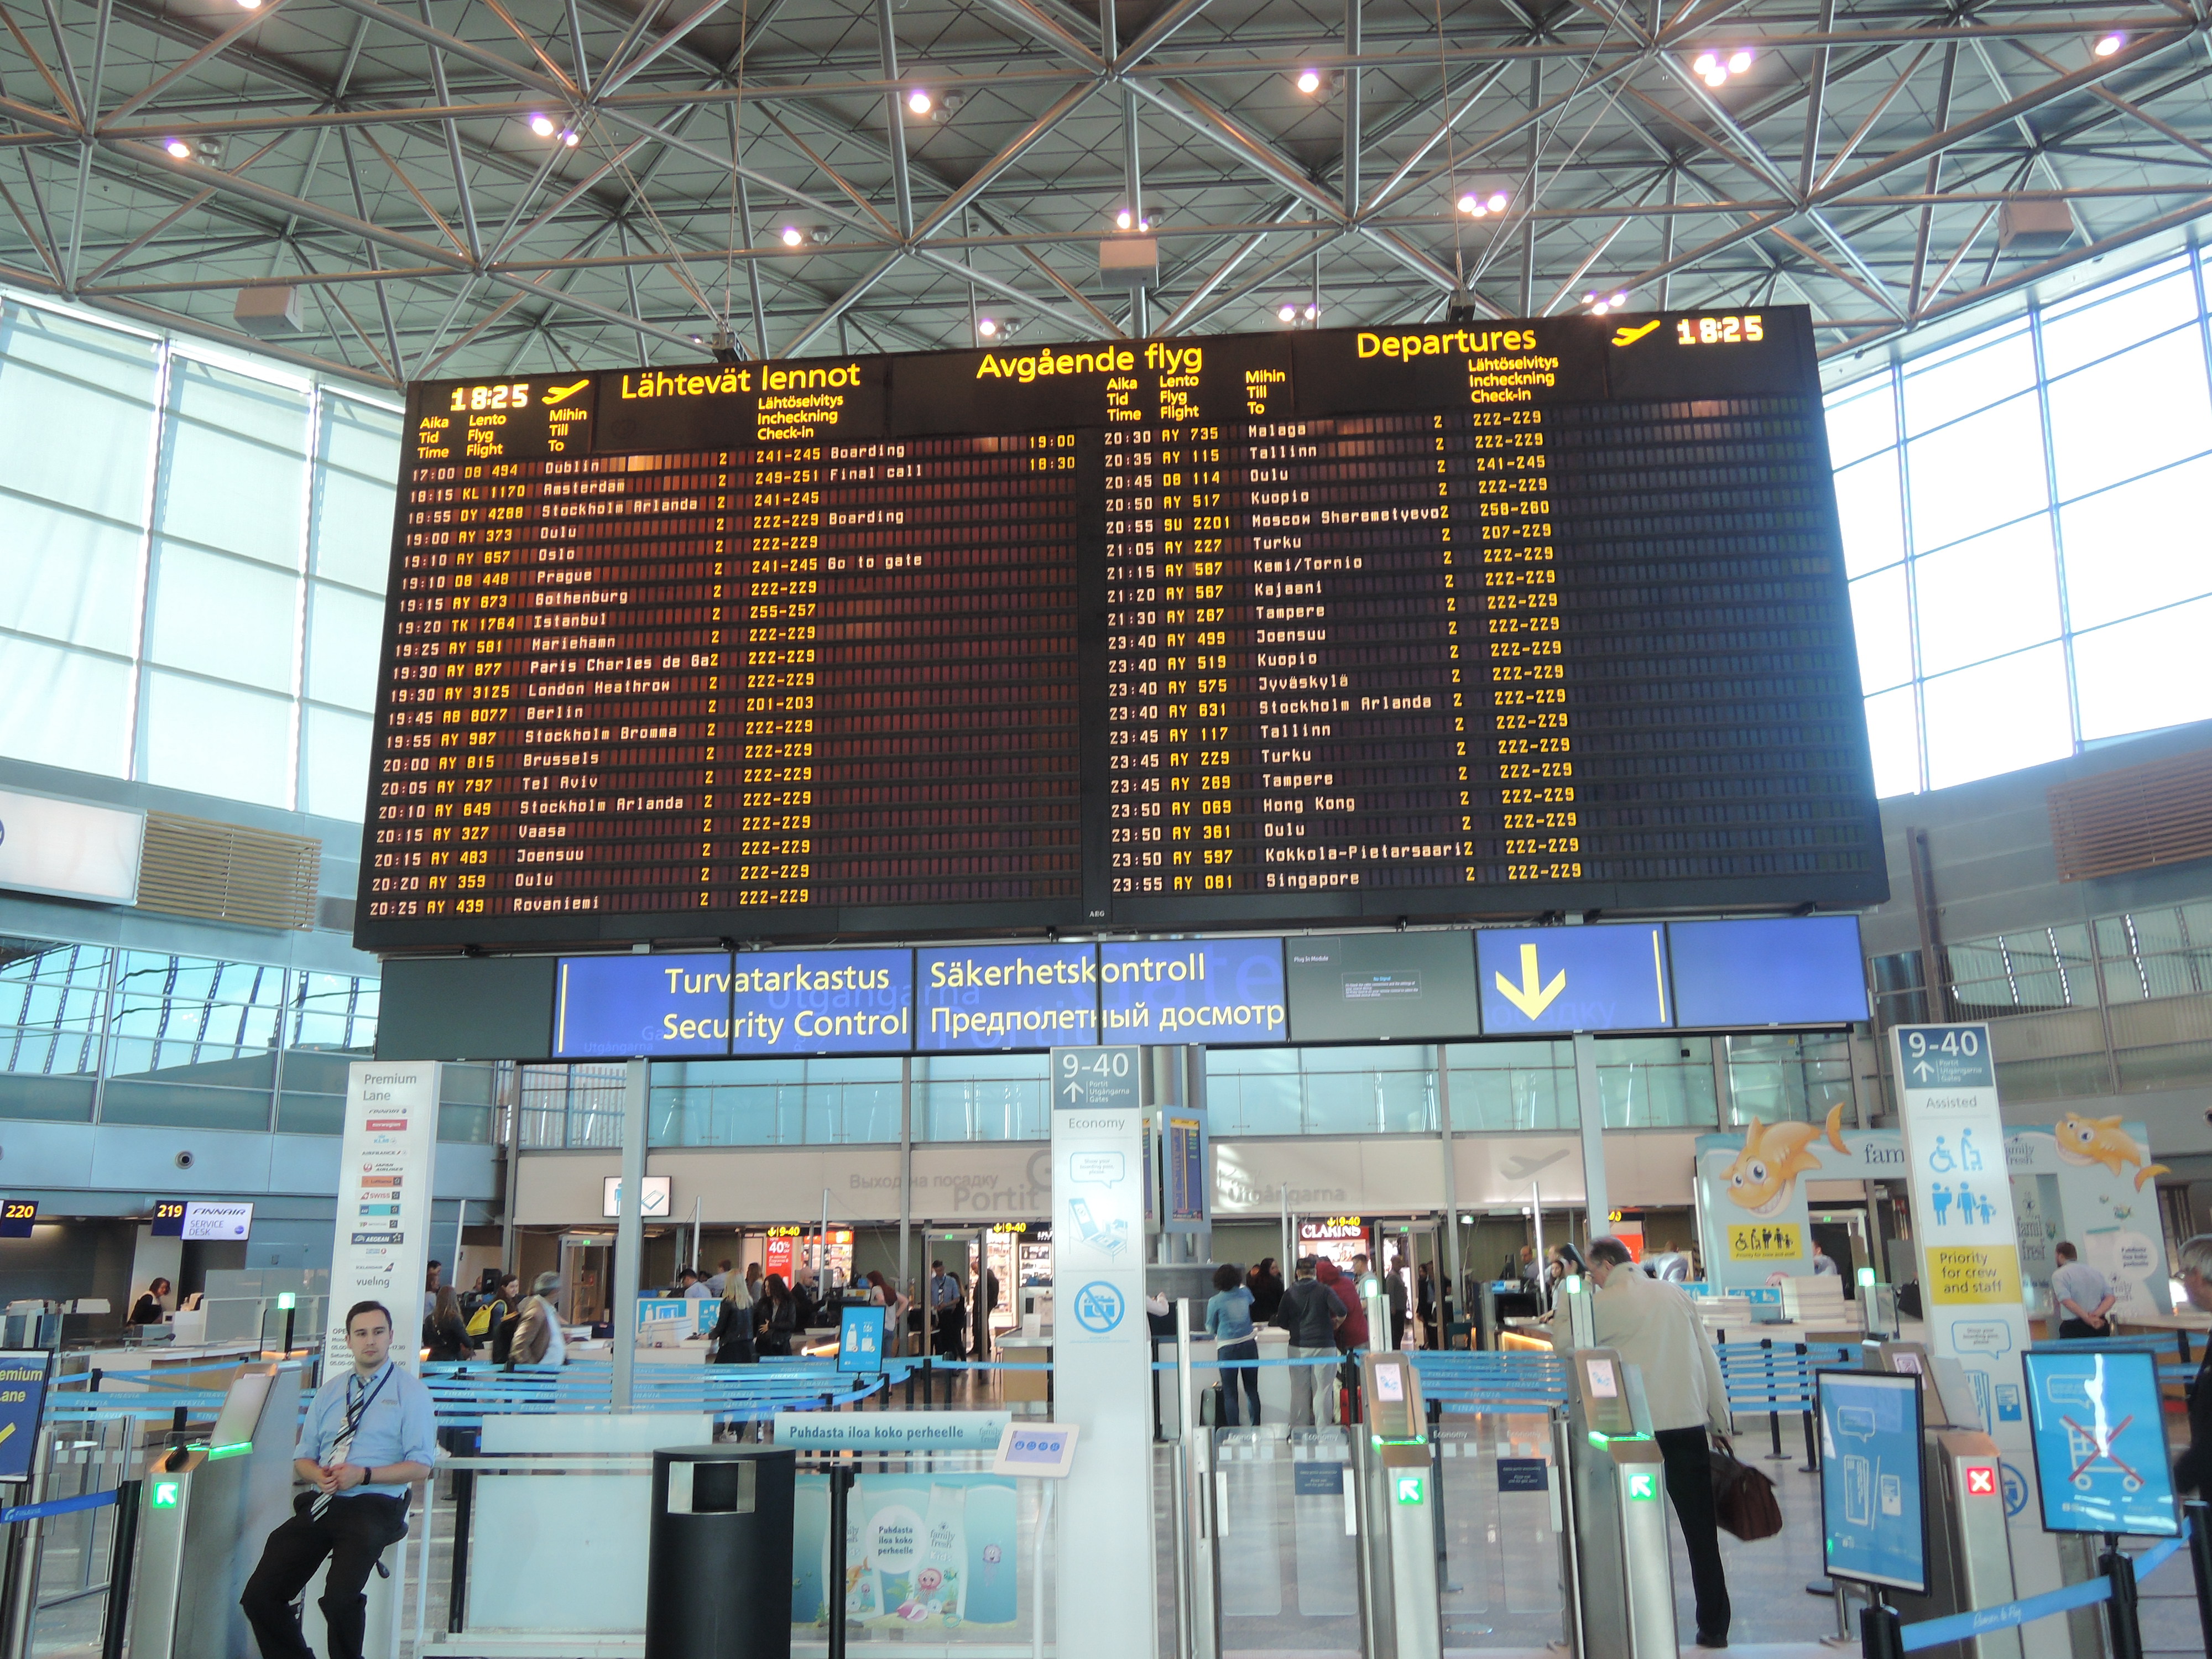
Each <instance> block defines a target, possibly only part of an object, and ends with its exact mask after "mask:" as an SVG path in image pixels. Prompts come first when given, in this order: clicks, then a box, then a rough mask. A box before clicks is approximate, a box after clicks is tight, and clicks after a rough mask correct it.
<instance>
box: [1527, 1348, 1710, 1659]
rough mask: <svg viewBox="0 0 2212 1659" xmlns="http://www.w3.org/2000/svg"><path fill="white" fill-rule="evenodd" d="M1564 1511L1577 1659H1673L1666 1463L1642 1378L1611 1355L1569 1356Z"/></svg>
mask: <svg viewBox="0 0 2212 1659" xmlns="http://www.w3.org/2000/svg"><path fill="white" fill-rule="evenodd" d="M1554 1432H1555V1433H1557V1434H1558V1435H1559V1437H1560V1444H1559V1448H1558V1451H1559V1456H1558V1463H1559V1467H1561V1468H1564V1469H1565V1471H1566V1479H1565V1482H1564V1485H1565V1493H1564V1496H1565V1498H1566V1501H1567V1504H1568V1506H1569V1508H1570V1510H1571V1514H1570V1515H1568V1516H1565V1522H1566V1524H1565V1526H1564V1527H1563V1528H1561V1530H1560V1534H1559V1536H1560V1542H1561V1547H1562V1548H1563V1550H1564V1551H1565V1555H1566V1572H1565V1578H1566V1591H1567V1595H1566V1598H1565V1599H1566V1606H1567V1625H1568V1630H1569V1633H1570V1636H1571V1642H1572V1645H1573V1648H1574V1651H1575V1653H1576V1654H1577V1659H1675V1656H1676V1655H1677V1654H1678V1653H1679V1652H1680V1649H1679V1648H1678V1647H1677V1645H1676V1642H1675V1627H1674V1559H1673V1557H1672V1556H1671V1555H1670V1554H1669V1553H1668V1545H1667V1465H1666V1461H1665V1459H1664V1458H1663V1457H1662V1455H1661V1453H1660V1450H1659V1443H1658V1441H1657V1440H1656V1439H1655V1438H1654V1437H1653V1435H1652V1431H1651V1413H1650V1408H1649V1407H1647V1406H1646V1405H1645V1404H1644V1380H1643V1378H1642V1377H1641V1376H1639V1375H1638V1373H1637V1372H1636V1371H1635V1370H1633V1369H1632V1367H1630V1366H1628V1365H1626V1364H1623V1363H1622V1361H1621V1358H1620V1354H1619V1353H1618V1352H1615V1351H1614V1350H1613V1349H1611V1348H1595V1347H1577V1348H1576V1349H1574V1350H1573V1351H1572V1352H1570V1353H1569V1354H1568V1356H1567V1417H1566V1421H1565V1423H1563V1424H1560V1425H1557V1427H1556V1428H1555V1430H1554Z"/></svg>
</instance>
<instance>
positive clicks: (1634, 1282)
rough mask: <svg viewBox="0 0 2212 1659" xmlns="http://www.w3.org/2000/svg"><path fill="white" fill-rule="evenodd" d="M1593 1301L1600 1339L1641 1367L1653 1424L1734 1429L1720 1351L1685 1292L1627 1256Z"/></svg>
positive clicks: (1601, 1343)
mask: <svg viewBox="0 0 2212 1659" xmlns="http://www.w3.org/2000/svg"><path fill="white" fill-rule="evenodd" d="M1591 1308H1592V1312H1593V1314H1594V1316H1595V1332H1596V1336H1597V1346H1599V1347H1601V1348H1613V1349H1617V1350H1618V1351H1619V1352H1620V1357H1621V1358H1622V1360H1623V1361H1624V1362H1626V1364H1631V1365H1634V1366H1636V1367H1638V1369H1639V1370H1642V1372H1643V1373H1644V1400H1645V1401H1646V1402H1648V1403H1649V1404H1650V1407H1651V1426H1652V1427H1653V1428H1654V1429H1694V1428H1699V1427H1704V1428H1707V1429H1710V1430H1711V1431H1713V1432H1714V1433H1715V1434H1729V1433H1732V1432H1734V1428H1733V1425H1731V1424H1730V1422H1729V1408H1728V1388H1727V1385H1726V1384H1725V1383H1723V1382H1722V1381H1721V1362H1720V1358H1719V1356H1717V1354H1715V1353H1714V1352H1713V1345H1712V1344H1711V1342H1709V1341H1707V1340H1705V1323H1704V1322H1703V1321H1702V1320H1700V1319H1699V1317H1698V1309H1697V1304H1695V1303H1693V1302H1692V1301H1691V1300H1690V1298H1689V1297H1688V1296H1687V1295H1686V1293H1684V1292H1683V1291H1681V1290H1680V1289H1679V1288H1678V1287H1677V1286H1675V1285H1668V1284H1662V1283H1661V1282H1660V1281H1659V1280H1657V1279H1646V1278H1645V1277H1644V1270H1643V1269H1642V1268H1641V1267H1637V1266H1636V1265H1635V1264H1634V1263H1633V1262H1630V1263H1628V1264H1626V1265H1624V1266H1622V1267H1615V1268H1614V1269H1613V1271H1612V1272H1611V1273H1607V1275H1606V1280H1605V1285H1604V1286H1603V1287H1602V1288H1601V1289H1600V1290H1599V1291H1598V1293H1597V1297H1596V1299H1595V1301H1594V1302H1593V1303H1592V1304H1591Z"/></svg>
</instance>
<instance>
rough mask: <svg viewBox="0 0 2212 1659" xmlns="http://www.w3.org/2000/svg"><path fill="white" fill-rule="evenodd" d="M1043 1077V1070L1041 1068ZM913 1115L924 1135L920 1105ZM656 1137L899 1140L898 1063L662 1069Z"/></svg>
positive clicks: (658, 1071) (750, 1063) (736, 1141)
mask: <svg viewBox="0 0 2212 1659" xmlns="http://www.w3.org/2000/svg"><path fill="white" fill-rule="evenodd" d="M537 1069H538V1068H536V1067H532V1070H533V1071H535V1070H537ZM1038 1074H1039V1076H1040V1077H1041V1076H1042V1071H1041V1070H1040V1071H1039V1073H1038ZM915 1115H916V1118H917V1125H916V1135H915V1138H916V1139H921V1133H920V1126H919V1118H920V1107H919V1103H918V1102H917V1106H916V1114H915ZM593 1127H594V1128H596V1127H597V1125H596V1115H594V1124H593ZM1040 1133H1041V1132H1040ZM652 1137H653V1145H654V1146H845V1145H848V1144H851V1143H854V1142H863V1141H884V1140H889V1141H896V1140H897V1139H898V1138H899V1062H898V1061H897V1060H896V1059H888V1060H887V1059H882V1058H866V1059H856V1060H700V1061H693V1062H690V1063H689V1064H686V1065H683V1066H666V1065H664V1066H657V1067H656V1068H655V1069H654V1080H653V1111H652ZM945 1138H946V1139H1006V1137H1003V1136H993V1135H977V1136H962V1135H950V1136H947V1137H945ZM617 1139H619V1137H617ZM569 1144H570V1145H572V1146H573V1145H586V1144H593V1143H589V1142H579V1141H574V1140H571V1141H570V1142H569Z"/></svg>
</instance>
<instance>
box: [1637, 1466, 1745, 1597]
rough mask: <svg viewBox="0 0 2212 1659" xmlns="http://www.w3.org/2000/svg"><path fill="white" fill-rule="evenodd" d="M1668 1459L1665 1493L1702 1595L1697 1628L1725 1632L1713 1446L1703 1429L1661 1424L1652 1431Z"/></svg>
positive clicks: (1725, 1581) (1724, 1589)
mask: <svg viewBox="0 0 2212 1659" xmlns="http://www.w3.org/2000/svg"><path fill="white" fill-rule="evenodd" d="M1652 1438H1653V1439H1655V1440H1656V1441H1657V1442H1658V1443H1659V1454H1660V1455H1661V1456H1662V1457H1664V1458H1665V1459H1666V1460H1667V1496H1668V1498H1671V1499H1672V1500H1673V1501H1674V1519H1675V1520H1676V1521H1678V1522H1680V1523H1681V1527H1682V1542H1683V1543H1684V1544H1685V1545H1686V1546H1687V1547H1688V1549H1689V1553H1690V1587H1691V1589H1692V1590H1694V1591H1695V1592H1696V1593H1697V1598H1698V1634H1699V1636H1713V1637H1721V1638H1725V1637H1726V1636H1727V1635H1728V1631H1729V1593H1728V1575H1727V1574H1726V1573H1725V1572H1723V1571H1722V1570H1721V1539H1720V1523H1719V1522H1717V1521H1715V1520H1714V1518H1713V1466H1712V1461H1711V1448H1710V1447H1708V1446H1707V1445H1706V1443H1705V1431H1704V1430H1703V1429H1662V1430H1660V1431H1658V1433H1656V1435H1654V1436H1653V1437H1652Z"/></svg>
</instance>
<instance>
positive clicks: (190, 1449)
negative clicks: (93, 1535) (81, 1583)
mask: <svg viewBox="0 0 2212 1659" xmlns="http://www.w3.org/2000/svg"><path fill="white" fill-rule="evenodd" d="M300 1372H301V1367H300V1365H299V1364H297V1363H296V1362H294V1363H288V1364H270V1365H248V1366H247V1367H246V1368H245V1369H244V1370H241V1371H240V1373H239V1375H238V1377H237V1379H236V1380H235V1381H234V1382H233V1383H231V1385H230V1389H229V1392H228V1394H227V1395H225V1397H224V1400H223V1405H222V1412H221V1413H219V1414H218V1415H217V1417H216V1421H215V1427H214V1429H213V1430H212V1431H210V1433H209V1435H208V1437H207V1440H206V1442H205V1443H203V1444H192V1445H184V1446H176V1447H171V1448H168V1449H163V1450H161V1451H158V1452H156V1453H155V1455H154V1456H153V1459H152V1461H151V1462H149V1463H148V1465H147V1467H146V1479H145V1486H144V1489H143V1492H142V1493H141V1495H140V1498H139V1515H138V1532H139V1536H140V1539H141V1544H140V1547H139V1556H138V1584H137V1590H136V1592H135V1593H134V1595H133V1598H132V1602H131V1655H132V1659H230V1656H233V1655H236V1654H247V1653H252V1652H253V1651H254V1646H253V1635H252V1631H251V1629H250V1628H249V1627H248V1626H247V1625H246V1614H245V1612H244V1611H243V1610H242V1609H241V1608H240V1607H239V1605H238V1598H239V1596H240V1595H241V1594H242V1593H243V1592H244V1590H245V1589H246V1577H247V1576H248V1575H249V1574H250V1573H252V1571H253V1566H254V1563H255V1562H256V1561H258V1559H260V1554H261V1541H263V1540H264V1539H265V1538H266V1537H268V1535H269V1534H270V1533H271V1532H274V1531H275V1530H276V1528H277V1527H279V1526H280V1525H282V1524H283V1522H284V1520H285V1519H286V1517H287V1516H289V1515H290V1514H291V1511H292V1452H293V1449H294V1448H295V1446H296V1445H297V1444H298V1442H299V1433H300Z"/></svg>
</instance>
